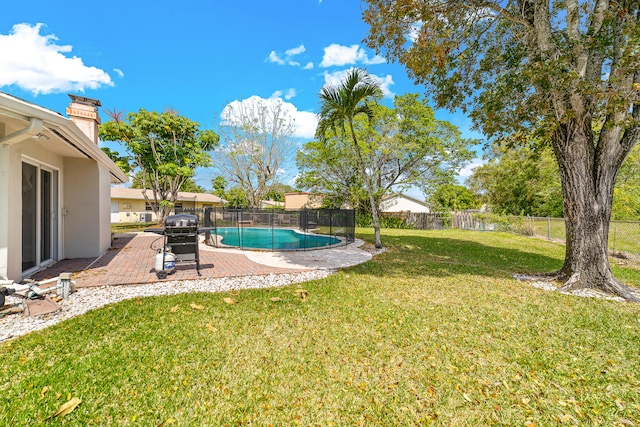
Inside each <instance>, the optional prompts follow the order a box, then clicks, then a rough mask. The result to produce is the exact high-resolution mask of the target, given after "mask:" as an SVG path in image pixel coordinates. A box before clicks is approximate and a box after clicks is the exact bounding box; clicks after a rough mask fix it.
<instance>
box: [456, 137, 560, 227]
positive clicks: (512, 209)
mask: <svg viewBox="0 0 640 427" xmlns="http://www.w3.org/2000/svg"><path fill="white" fill-rule="evenodd" d="M468 183H469V186H470V187H471V189H473V190H474V191H475V192H476V193H478V194H481V195H482V197H481V198H482V200H483V202H485V203H487V204H488V205H489V206H490V207H491V209H492V210H493V211H494V212H496V213H498V214H503V215H532V216H545V217H546V216H549V217H554V218H562V188H561V185H560V172H559V171H558V165H557V163H556V162H555V160H554V159H553V152H552V151H551V149H550V148H549V147H546V148H542V149H540V150H534V149H531V148H528V147H523V148H520V149H518V150H496V153H494V155H493V156H492V158H491V159H490V160H489V162H488V163H487V164H485V165H482V166H479V167H477V168H476V169H475V170H474V171H473V175H471V177H469V179H468Z"/></svg>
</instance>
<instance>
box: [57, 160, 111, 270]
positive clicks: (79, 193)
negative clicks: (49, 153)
mask: <svg viewBox="0 0 640 427" xmlns="http://www.w3.org/2000/svg"><path fill="white" fill-rule="evenodd" d="M64 167H65V173H64V179H63V185H64V189H65V197H64V204H63V221H64V245H65V256H66V257H67V258H86V257H94V256H99V255H101V254H102V252H104V250H106V249H107V248H108V247H106V248H104V250H103V249H102V248H103V243H102V241H101V240H102V239H101V234H102V231H101V227H102V226H103V225H102V221H103V220H102V218H101V212H100V208H101V203H100V194H99V193H100V192H99V190H98V189H99V188H100V183H101V177H100V175H101V174H100V170H99V167H98V164H97V163H96V162H94V161H92V160H88V159H77V158H65V161H64ZM108 188H109V187H107V189H108ZM106 209H107V213H108V212H109V209H110V207H109V204H108V203H107V205H106ZM107 224H108V223H107Z"/></svg>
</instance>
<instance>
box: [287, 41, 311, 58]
mask: <svg viewBox="0 0 640 427" xmlns="http://www.w3.org/2000/svg"><path fill="white" fill-rule="evenodd" d="M305 50H307V49H305V47H304V45H303V44H301V45H300V46H298V47H294V48H291V49H287V50H286V51H285V52H284V53H285V55H287V56H295V55H300V54H301V53H303V52H304V51H305Z"/></svg>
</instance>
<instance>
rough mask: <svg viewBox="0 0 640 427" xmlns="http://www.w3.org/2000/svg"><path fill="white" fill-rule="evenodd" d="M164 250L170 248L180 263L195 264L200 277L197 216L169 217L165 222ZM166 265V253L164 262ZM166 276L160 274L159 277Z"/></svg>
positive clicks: (179, 215) (178, 215) (180, 215)
mask: <svg viewBox="0 0 640 427" xmlns="http://www.w3.org/2000/svg"><path fill="white" fill-rule="evenodd" d="M162 234H164V248H165V249H166V248H170V250H171V252H172V253H173V254H174V255H175V257H176V263H178V262H194V263H195V264H196V271H197V272H198V276H200V253H199V251H198V217H197V216H196V215H188V214H177V215H169V216H168V217H167V219H166V220H165V222H164V232H163V233H162ZM162 265H164V251H163V262H162ZM160 276H165V277H166V272H163V273H162V274H161V273H160V272H158V277H160Z"/></svg>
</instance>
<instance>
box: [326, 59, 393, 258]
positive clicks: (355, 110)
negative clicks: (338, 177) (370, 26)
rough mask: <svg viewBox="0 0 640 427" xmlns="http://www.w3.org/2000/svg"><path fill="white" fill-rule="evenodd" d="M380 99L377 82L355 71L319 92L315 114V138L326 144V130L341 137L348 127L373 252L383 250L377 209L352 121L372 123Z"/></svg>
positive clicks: (363, 73)
mask: <svg viewBox="0 0 640 427" xmlns="http://www.w3.org/2000/svg"><path fill="white" fill-rule="evenodd" d="M380 98H382V89H381V88H380V83H378V82H376V81H375V80H374V79H373V78H372V77H371V76H370V75H369V73H367V71H366V70H363V69H360V68H354V69H352V70H350V71H349V72H348V73H347V75H346V77H345V78H344V80H343V81H342V82H341V83H340V84H339V85H337V86H332V85H325V86H324V87H323V88H322V90H321V91H320V112H319V113H318V118H319V121H318V127H317V129H316V138H318V139H319V140H320V141H325V140H326V134H327V131H328V130H329V129H331V130H333V131H334V133H336V134H337V133H338V131H340V132H342V133H344V131H345V128H347V127H348V129H349V132H350V133H351V137H352V140H353V148H354V150H355V153H356V159H357V160H358V165H359V166H360V172H361V173H362V176H363V177H364V181H365V184H366V186H367V192H368V193H369V202H370V203H371V212H372V213H373V229H374V232H375V238H376V248H382V242H381V241H380V221H379V220H378V207H377V205H376V201H375V198H374V195H373V185H372V184H371V177H370V176H369V175H368V174H367V170H366V168H365V165H364V162H363V160H362V154H361V151H360V144H359V143H358V139H357V138H356V133H355V131H354V126H353V121H354V118H355V117H356V116H357V115H358V114H364V115H366V116H367V118H368V119H369V120H372V119H373V115H374V113H373V109H372V108H371V103H372V102H374V103H375V102H376V101H377V100H378V99H380Z"/></svg>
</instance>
